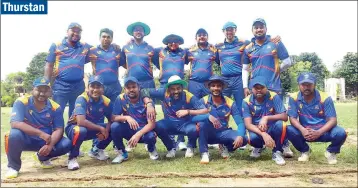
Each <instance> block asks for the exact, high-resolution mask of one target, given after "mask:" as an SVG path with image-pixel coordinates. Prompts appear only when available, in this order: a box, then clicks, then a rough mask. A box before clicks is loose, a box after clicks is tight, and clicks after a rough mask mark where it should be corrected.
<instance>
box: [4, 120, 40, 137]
mask: <svg viewBox="0 0 358 188" xmlns="http://www.w3.org/2000/svg"><path fill="white" fill-rule="evenodd" d="M11 128H14V129H19V130H21V131H22V132H24V133H25V134H27V135H31V136H40V135H41V134H42V133H43V131H41V130H40V129H36V128H34V127H32V126H31V125H29V124H27V123H25V122H11Z"/></svg>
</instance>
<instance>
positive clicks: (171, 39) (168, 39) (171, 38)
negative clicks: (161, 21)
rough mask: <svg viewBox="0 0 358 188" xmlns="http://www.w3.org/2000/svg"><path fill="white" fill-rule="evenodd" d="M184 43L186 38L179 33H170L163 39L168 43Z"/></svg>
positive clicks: (164, 42)
mask: <svg viewBox="0 0 358 188" xmlns="http://www.w3.org/2000/svg"><path fill="white" fill-rule="evenodd" d="M173 42H174V43H179V45H181V44H184V39H183V38H182V37H181V36H179V35H174V34H170V35H168V36H166V37H165V38H164V39H163V44H165V45H168V44H170V43H173Z"/></svg>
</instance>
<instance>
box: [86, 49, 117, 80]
mask: <svg viewBox="0 0 358 188" xmlns="http://www.w3.org/2000/svg"><path fill="white" fill-rule="evenodd" d="M120 52H121V51H120V50H115V49H114V47H113V46H112V45H111V46H109V48H108V50H104V49H103V48H102V47H101V45H98V46H97V47H92V48H91V49H90V51H89V55H88V56H89V61H90V62H91V63H92V69H93V73H94V74H95V75H99V76H101V77H102V79H103V84H105V85H108V84H113V83H117V82H118V68H119V61H120Z"/></svg>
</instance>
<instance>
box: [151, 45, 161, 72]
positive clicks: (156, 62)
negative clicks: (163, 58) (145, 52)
mask: <svg viewBox="0 0 358 188" xmlns="http://www.w3.org/2000/svg"><path fill="white" fill-rule="evenodd" d="M160 51H161V48H155V49H154V55H153V57H152V62H153V64H154V65H155V67H157V68H158V69H160V66H159V53H160Z"/></svg>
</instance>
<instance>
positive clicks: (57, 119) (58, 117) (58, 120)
mask: <svg viewBox="0 0 358 188" xmlns="http://www.w3.org/2000/svg"><path fill="white" fill-rule="evenodd" d="M64 126H65V120H64V119H63V113H62V109H61V107H58V108H57V109H56V111H55V113H54V118H53V128H54V129H56V128H64Z"/></svg>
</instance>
